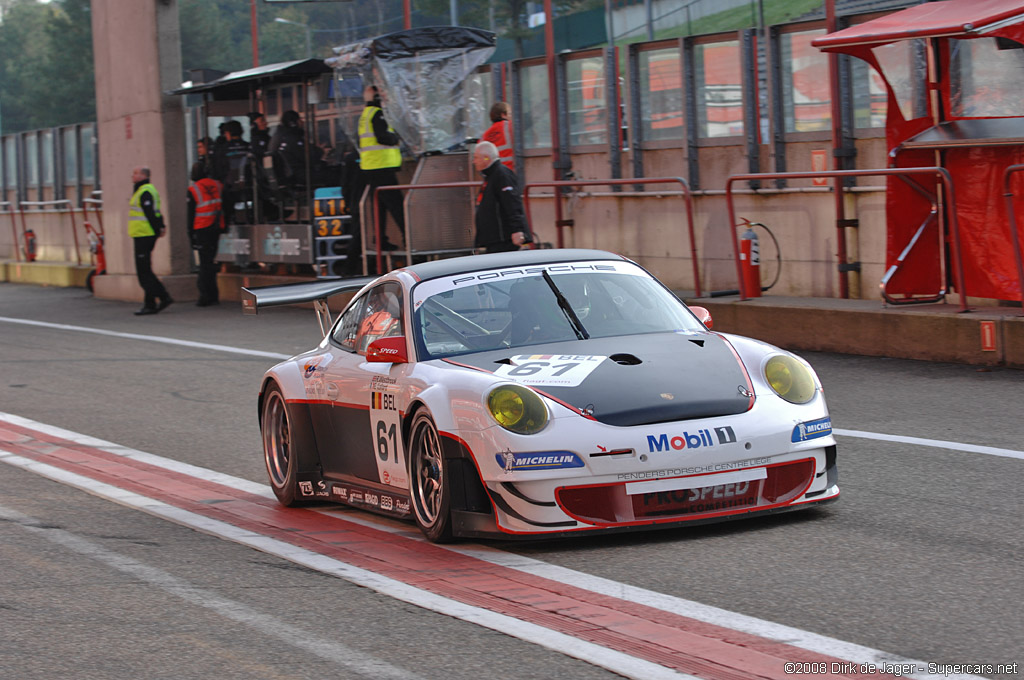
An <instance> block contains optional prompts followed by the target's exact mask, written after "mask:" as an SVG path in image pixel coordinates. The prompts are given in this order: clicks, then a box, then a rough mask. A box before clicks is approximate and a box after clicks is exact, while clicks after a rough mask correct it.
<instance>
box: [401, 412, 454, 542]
mask: <svg viewBox="0 0 1024 680" xmlns="http://www.w3.org/2000/svg"><path fill="white" fill-rule="evenodd" d="M408 452H409V486H410V491H411V492H412V509H413V517H414V518H415V519H416V524H417V526H419V528H420V531H422V532H423V534H424V535H425V536H426V537H427V538H428V539H429V540H431V541H433V542H435V543H445V542H447V541H450V540H451V538H452V520H451V491H450V489H449V486H450V482H449V475H448V470H447V469H446V467H445V461H444V456H443V455H442V450H441V437H440V436H439V435H438V433H437V426H435V425H434V421H433V420H432V419H431V418H430V416H429V415H428V414H427V413H426V412H425V411H420V412H419V413H417V414H416V417H415V418H414V419H413V421H412V427H410V428H409V449H408Z"/></svg>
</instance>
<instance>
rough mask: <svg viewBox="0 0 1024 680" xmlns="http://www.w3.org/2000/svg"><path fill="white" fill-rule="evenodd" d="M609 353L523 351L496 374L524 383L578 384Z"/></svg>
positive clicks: (559, 385)
mask: <svg viewBox="0 0 1024 680" xmlns="http://www.w3.org/2000/svg"><path fill="white" fill-rule="evenodd" d="M606 358H607V357H603V356H591V355H575V354H520V355H519V356H514V357H512V358H510V359H509V363H508V364H505V365H503V366H501V367H500V368H498V369H497V370H496V371H494V375H500V376H501V377H503V378H509V379H510V380H515V381H516V382H518V383H523V384H524V385H536V386H544V385H546V386H552V387H576V386H577V385H579V384H580V383H581V382H583V381H584V380H586V378H587V376H588V375H590V374H591V373H592V372H593V371H594V369H595V368H597V367H598V366H599V365H600V364H601V362H602V361H604V360H605V359H606Z"/></svg>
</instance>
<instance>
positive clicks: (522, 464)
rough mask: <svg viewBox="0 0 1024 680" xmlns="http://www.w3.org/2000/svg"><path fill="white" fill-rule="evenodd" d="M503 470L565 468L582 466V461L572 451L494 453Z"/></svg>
mask: <svg viewBox="0 0 1024 680" xmlns="http://www.w3.org/2000/svg"><path fill="white" fill-rule="evenodd" d="M494 457H495V459H497V461H498V465H500V466H501V467H502V468H503V469H504V470H505V472H518V471H519V470H562V469H565V468H578V467H583V461H582V460H581V459H580V457H579V456H577V455H576V454H575V453H573V452H572V451H534V452H531V453H512V452H511V451H506V452H504V453H496V454H494Z"/></svg>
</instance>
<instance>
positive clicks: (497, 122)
mask: <svg viewBox="0 0 1024 680" xmlns="http://www.w3.org/2000/svg"><path fill="white" fill-rule="evenodd" d="M509 115H510V109H509V106H508V103H507V102H497V103H496V104H495V105H494V106H492V107H491V127H489V128H487V132H485V133H484V136H483V137H481V138H480V140H481V141H484V142H490V143H491V144H493V145H494V146H495V147H496V148H497V149H498V157H499V158H500V159H501V162H502V163H504V164H505V167H506V168H508V169H509V170H511V171H512V172H515V171H516V158H515V150H514V149H513V148H512V123H511V122H510V121H509Z"/></svg>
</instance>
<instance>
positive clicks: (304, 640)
mask: <svg viewBox="0 0 1024 680" xmlns="http://www.w3.org/2000/svg"><path fill="white" fill-rule="evenodd" d="M22 460H26V459H22ZM15 464H17V463H15ZM0 519H4V520H8V521H11V522H13V523H14V524H16V525H18V526H20V527H21V528H22V529H24V530H25V531H28V532H29V533H32V534H34V535H36V536H40V537H42V538H44V539H46V540H48V541H50V542H51V543H55V544H57V545H60V546H63V547H65V548H67V549H69V550H72V551H74V552H76V553H78V554H79V555H84V556H86V557H89V558H91V559H93V560H96V561H97V562H101V563H103V564H106V565H107V566H109V567H112V568H114V569H116V570H118V571H120V572H123V573H125V574H128V575H129V576H132V577H133V578H136V579H139V580H141V581H143V582H145V583H148V584H150V585H152V586H155V587H157V588H159V589H161V590H163V591H165V592H167V593H170V594H171V595H175V596H177V597H179V598H181V599H182V600H185V601H186V602H189V603H191V604H194V605H198V606H200V607H205V608H206V609H210V610H212V611H214V612H216V613H217V614H219V615H220V616H223V617H224V618H226V619H231V620H232V621H237V622H238V623H242V624H245V625H246V626H249V627H250V628H253V629H255V630H257V631H258V632H260V633H261V634H263V635H267V636H269V637H275V638H277V639H279V640H281V641H283V642H285V643H287V644H289V645H292V646H293V647H296V648H298V649H302V650H305V651H307V652H309V653H311V654H314V655H315V656H318V657H320V658H321V659H323V660H325V661H328V662H330V663H333V664H336V665H338V666H340V667H341V668H345V669H348V670H349V671H351V672H354V673H356V674H358V675H359V676H360V677H372V678H394V680H419V678H420V677H421V676H419V675H416V674H415V673H411V672H409V671H406V670H404V669H402V668H399V667H397V666H394V665H392V664H390V663H388V662H386V661H383V660H381V659H378V658H376V657H374V656H371V655H369V654H363V653H362V652H360V651H358V650H356V649H353V648H352V647H348V646H346V645H343V644H341V643H339V642H335V641H333V640H328V639H325V638H321V637H317V636H316V635H313V634H311V633H310V632H309V631H306V630H302V629H301V628H298V627H297V626H293V625H291V624H289V623H286V622H285V621H282V620H281V619H277V618H275V617H273V616H268V615H266V614H263V613H261V612H259V611H257V610H255V609H253V608H251V607H249V606H247V605H245V604H243V603H241V602H237V601H235V600H231V599H228V598H225V597H221V596H220V595H218V594H217V593H215V592H214V591H212V590H207V589H205V588H199V587H197V586H194V585H192V584H191V583H189V582H188V581H185V580H183V579H180V578H177V577H176V576H173V575H171V574H169V573H167V572H166V571H163V570H162V569H158V568H156V567H152V566H149V565H147V564H144V563H142V562H139V561H138V560H135V559H132V558H131V557H127V556H126V555H122V554H120V553H117V552H114V551H111V550H107V549H106V548H104V547H103V546H100V545H97V544H95V543H93V542H91V541H89V540H86V539H85V538H82V537H81V536H78V535H75V534H73V533H71V532H69V531H65V530H64V529H58V528H55V527H51V526H46V525H44V524H42V523H41V522H39V521H37V520H35V519H34V518H32V517H29V516H27V515H23V514H22V513H20V512H18V511H16V510H12V509H10V508H5V507H4V506H0Z"/></svg>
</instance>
